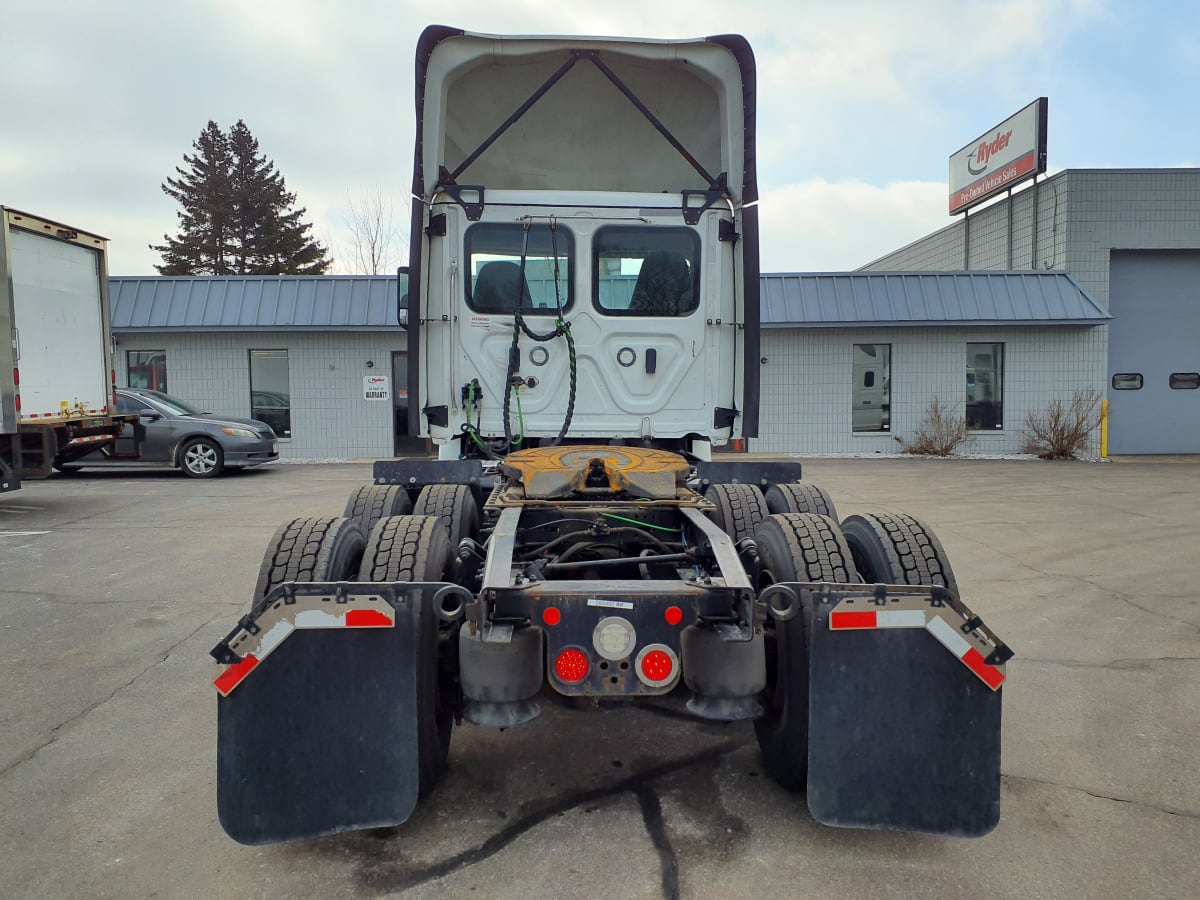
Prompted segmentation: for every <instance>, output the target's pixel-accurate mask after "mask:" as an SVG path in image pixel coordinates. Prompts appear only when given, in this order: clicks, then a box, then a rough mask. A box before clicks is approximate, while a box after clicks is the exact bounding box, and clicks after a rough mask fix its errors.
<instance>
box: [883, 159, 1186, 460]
mask: <svg viewBox="0 0 1200 900" xmlns="http://www.w3.org/2000/svg"><path fill="white" fill-rule="evenodd" d="M864 268H865V270H866V271H870V272H884V271H903V270H911V269H921V270H945V271H952V270H958V271H963V270H968V271H971V272H978V271H981V270H983V271H1003V270H1012V269H1022V270H1036V271H1044V270H1055V271H1062V272H1065V273H1067V274H1069V275H1070V276H1071V277H1072V278H1073V279H1074V280H1075V282H1076V283H1077V284H1078V285H1079V287H1080V288H1082V289H1083V291H1085V292H1086V293H1087V295H1088V296H1090V297H1091V298H1092V299H1093V300H1094V301H1095V302H1096V304H1097V305H1098V306H1099V307H1100V308H1101V309H1102V310H1104V311H1105V312H1106V313H1107V314H1109V315H1110V316H1111V317H1112V319H1111V322H1110V324H1108V325H1107V326H1102V327H1099V328H1097V329H1095V338H1096V339H1097V340H1099V341H1101V342H1102V343H1103V344H1104V359H1105V361H1106V362H1105V365H1104V366H1103V371H1098V370H1095V369H1093V368H1091V367H1090V366H1085V367H1083V368H1077V367H1076V362H1075V360H1071V361H1067V360H1063V362H1062V364H1059V365H1050V364H1047V366H1046V372H1047V373H1050V374H1051V375H1052V376H1053V377H1054V378H1055V379H1056V380H1055V382H1053V383H1052V384H1047V388H1050V389H1051V390H1053V391H1055V392H1057V393H1059V394H1060V395H1067V396H1069V395H1070V393H1071V392H1072V391H1073V390H1074V389H1076V388H1088V387H1093V388H1095V389H1096V390H1098V391H1100V392H1101V393H1103V394H1104V395H1105V396H1107V398H1108V400H1109V404H1110V408H1109V447H1108V449H1109V452H1110V453H1111V454H1114V455H1115V454H1152V453H1189V454H1191V453H1200V374H1198V373H1200V169H1067V170H1064V171H1062V172H1059V173H1058V174H1056V175H1054V176H1052V177H1050V178H1047V179H1045V180H1044V181H1041V182H1039V183H1035V184H1034V185H1033V186H1031V187H1028V188H1026V189H1025V190H1022V191H1019V192H1014V193H1013V194H1011V196H1009V197H1007V198H1004V199H1001V200H999V201H997V202H994V203H993V204H992V205H990V206H987V207H985V208H982V209H980V210H978V211H974V212H970V213H968V214H967V215H966V216H965V217H963V218H960V219H958V220H957V221H955V222H954V224H952V225H950V226H948V227H946V228H943V229H942V230H940V231H938V232H935V233H934V234H931V235H929V236H927V237H925V238H922V239H921V240H918V241H915V242H914V243H912V244H909V245H908V246H906V247H903V248H901V249H899V250H896V251H895V252H894V253H889V254H888V255H886V256H884V257H882V258H881V259H878V260H876V261H875V262H873V263H871V264H869V265H868V266H866V267H864ZM996 339H997V340H1002V339H1003V336H1001V335H999V334H997V336H996ZM1047 350H1048V351H1049V352H1053V351H1050V348H1047ZM1089 358H1090V357H1089ZM1031 377H1040V376H1035V375H1034V373H1030V372H1024V371H1019V370H1016V369H1015V368H1014V367H1013V364H1012V360H1011V356H1010V360H1009V365H1008V368H1007V373H1006V376H1005V378H1006V382H1007V383H1008V384H1010V385H1012V384H1017V383H1021V382H1023V381H1025V380H1027V379H1029V378H1031Z"/></svg>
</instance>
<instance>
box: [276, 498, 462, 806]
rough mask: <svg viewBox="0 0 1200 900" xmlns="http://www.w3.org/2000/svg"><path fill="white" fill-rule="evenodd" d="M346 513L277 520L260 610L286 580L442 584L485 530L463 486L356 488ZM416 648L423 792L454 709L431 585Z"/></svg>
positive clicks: (442, 764) (446, 743) (419, 612)
mask: <svg viewBox="0 0 1200 900" xmlns="http://www.w3.org/2000/svg"><path fill="white" fill-rule="evenodd" d="M345 512H346V515H345V516H341V517H336V518H302V519H293V520H292V521H290V522H287V523H285V524H284V525H282V526H280V528H279V530H278V531H276V533H275V536H274V537H273V538H272V539H271V543H270V545H269V546H268V548H267V552H266V554H265V555H264V558H263V563H262V566H261V567H260V569H259V577H258V582H257V584H256V586H255V592H254V598H255V599H254V607H255V609H257V608H258V606H259V605H260V604H261V603H262V602H263V600H264V599H265V598H266V596H267V595H268V594H269V593H270V592H271V591H272V590H273V589H274V588H275V587H277V586H278V585H280V584H282V583H284V582H288V581H301V582H304V581H307V582H313V581H364V582H382V583H388V582H441V581H447V580H448V577H449V575H450V573H451V571H452V568H453V567H452V562H453V557H454V553H453V547H454V546H456V545H457V540H459V539H461V537H475V536H477V535H478V531H479V510H478V507H477V506H476V505H475V502H474V498H473V497H472V495H471V493H470V491H469V489H467V488H465V487H464V486H462V485H435V486H432V487H431V488H426V489H425V490H423V491H422V493H421V495H420V496H419V497H418V500H417V503H416V504H415V507H414V505H413V504H412V503H410V501H409V498H408V494H407V493H406V492H405V491H404V489H403V488H400V487H396V486H387V485H370V486H368V487H364V488H361V489H359V490H357V491H355V493H354V494H352V495H351V496H350V499H349V500H348V501H347V504H346V510H345ZM412 628H413V638H414V646H415V648H416V658H415V660H414V664H415V680H416V691H417V722H416V730H417V748H418V758H417V766H418V773H419V793H420V794H421V795H422V796H424V795H425V794H427V793H429V792H430V791H431V790H432V789H433V788H434V786H435V785H436V784H437V783H438V781H439V780H440V779H441V777H442V775H443V774H444V773H445V770H446V760H447V756H448V754H449V749H450V734H451V730H452V727H453V723H454V715H455V710H456V708H457V706H458V690H459V689H458V683H457V675H456V673H454V671H453V665H452V662H453V659H452V648H454V647H455V646H457V644H456V641H455V640H454V638H456V637H457V634H456V633H455V632H453V631H451V630H450V629H449V628H447V627H444V626H443V623H442V622H441V620H440V619H439V618H438V616H437V613H436V611H435V610H434V607H433V598H432V595H431V594H430V593H429V592H422V593H421V594H420V595H418V597H417V598H416V602H415V603H414V605H413V615H412Z"/></svg>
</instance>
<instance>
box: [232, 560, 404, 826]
mask: <svg viewBox="0 0 1200 900" xmlns="http://www.w3.org/2000/svg"><path fill="white" fill-rule="evenodd" d="M416 588H418V586H417V585H395V586H386V587H385V586H383V585H378V584H346V583H341V584H299V583H298V584H295V585H292V584H288V585H282V586H281V587H280V588H277V589H276V590H275V591H273V592H272V594H271V595H270V596H269V597H268V598H267V600H268V602H267V603H266V604H264V605H262V606H261V607H260V608H258V609H256V611H255V613H254V614H252V615H251V616H247V617H245V618H244V619H242V621H241V623H239V627H238V628H237V629H235V630H234V631H233V632H232V633H231V634H230V635H229V637H228V638H226V640H225V641H223V642H222V643H221V644H219V645H218V646H217V648H216V649H214V651H213V656H214V657H216V658H217V659H218V662H219V663H221V665H220V666H219V668H218V670H217V671H218V677H217V680H216V681H215V682H214V684H215V685H216V686H217V689H218V694H219V696H218V699H217V810H218V815H219V818H220V821H221V826H222V827H223V828H224V829H225V831H226V833H227V834H228V835H229V836H230V837H232V838H233V839H234V840H236V841H238V842H240V843H243V844H267V843H273V842H276V841H286V840H297V839H302V838H312V837H317V836H319V835H325V834H333V833H336V832H340V831H348V830H352V829H360V828H372V827H378V826H385V825H398V824H400V823H402V822H404V821H406V820H407V819H408V817H409V816H410V815H411V814H412V811H413V809H414V807H415V806H416V803H417V787H418V750H417V733H416V721H417V679H416V660H415V658H414V651H415V637H414V633H415V632H414V616H413V598H414V597H415V596H416V590H415V589H416ZM322 616H324V619H322V618H321V617H322ZM322 622H324V624H322ZM285 638H286V639H285ZM222 656H223V657H224V658H222ZM268 656H269V659H268V658H267V657H268Z"/></svg>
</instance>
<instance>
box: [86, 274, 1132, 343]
mask: <svg viewBox="0 0 1200 900" xmlns="http://www.w3.org/2000/svg"><path fill="white" fill-rule="evenodd" d="M761 296H762V303H761V307H762V324H763V326H764V327H767V328H837V327H863V326H867V325H871V326H886V325H893V326H894V325H902V326H916V325H1100V324H1103V323H1104V322H1106V321H1108V320H1109V319H1110V318H1112V317H1111V316H1109V315H1108V313H1106V312H1105V311H1104V310H1103V309H1101V308H1100V307H1099V306H1098V305H1097V304H1096V302H1095V301H1094V300H1092V298H1091V297H1089V296H1088V295H1087V294H1086V293H1085V292H1084V291H1083V289H1082V288H1080V287H1079V285H1078V284H1076V283H1075V281H1074V279H1072V278H1071V277H1070V276H1069V275H1067V274H1065V273H1062V272H831V273H824V274H822V273H799V274H783V275H763V276H762V280H761ZM109 297H110V298H111V300H110V302H111V305H112V322H113V328H114V329H115V330H117V331H124V332H131V331H175V330H177V329H178V330H183V331H258V330H264V331H265V330H270V331H288V330H302V329H303V330H311V329H319V330H322V331H365V330H371V331H377V330H380V329H383V330H399V329H401V327H402V325H401V324H400V323H397V321H396V277H395V276H394V275H319V276H308V275H217V276H207V277H190V278H173V277H166V276H163V277H155V276H146V277H138V278H110V279H109Z"/></svg>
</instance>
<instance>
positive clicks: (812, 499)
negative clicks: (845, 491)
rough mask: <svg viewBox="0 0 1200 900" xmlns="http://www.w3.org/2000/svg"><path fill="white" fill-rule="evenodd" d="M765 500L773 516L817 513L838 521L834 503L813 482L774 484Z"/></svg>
mask: <svg viewBox="0 0 1200 900" xmlns="http://www.w3.org/2000/svg"><path fill="white" fill-rule="evenodd" d="M763 499H764V500H766V501H767V509H769V510H770V511H771V513H772V514H774V513H815V514H816V515H818V516H829V518H831V519H833V520H834V521H835V522H836V521H837V510H836V509H834V508H833V501H832V500H831V499H830V498H829V495H828V494H827V493H825V492H824V491H823V490H821V489H820V488H819V487H817V486H816V485H815V484H813V483H812V482H811V481H800V482H796V483H794V484H773V485H771V486H770V487H768V488H767V490H766V493H765V494H764V495H763Z"/></svg>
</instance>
